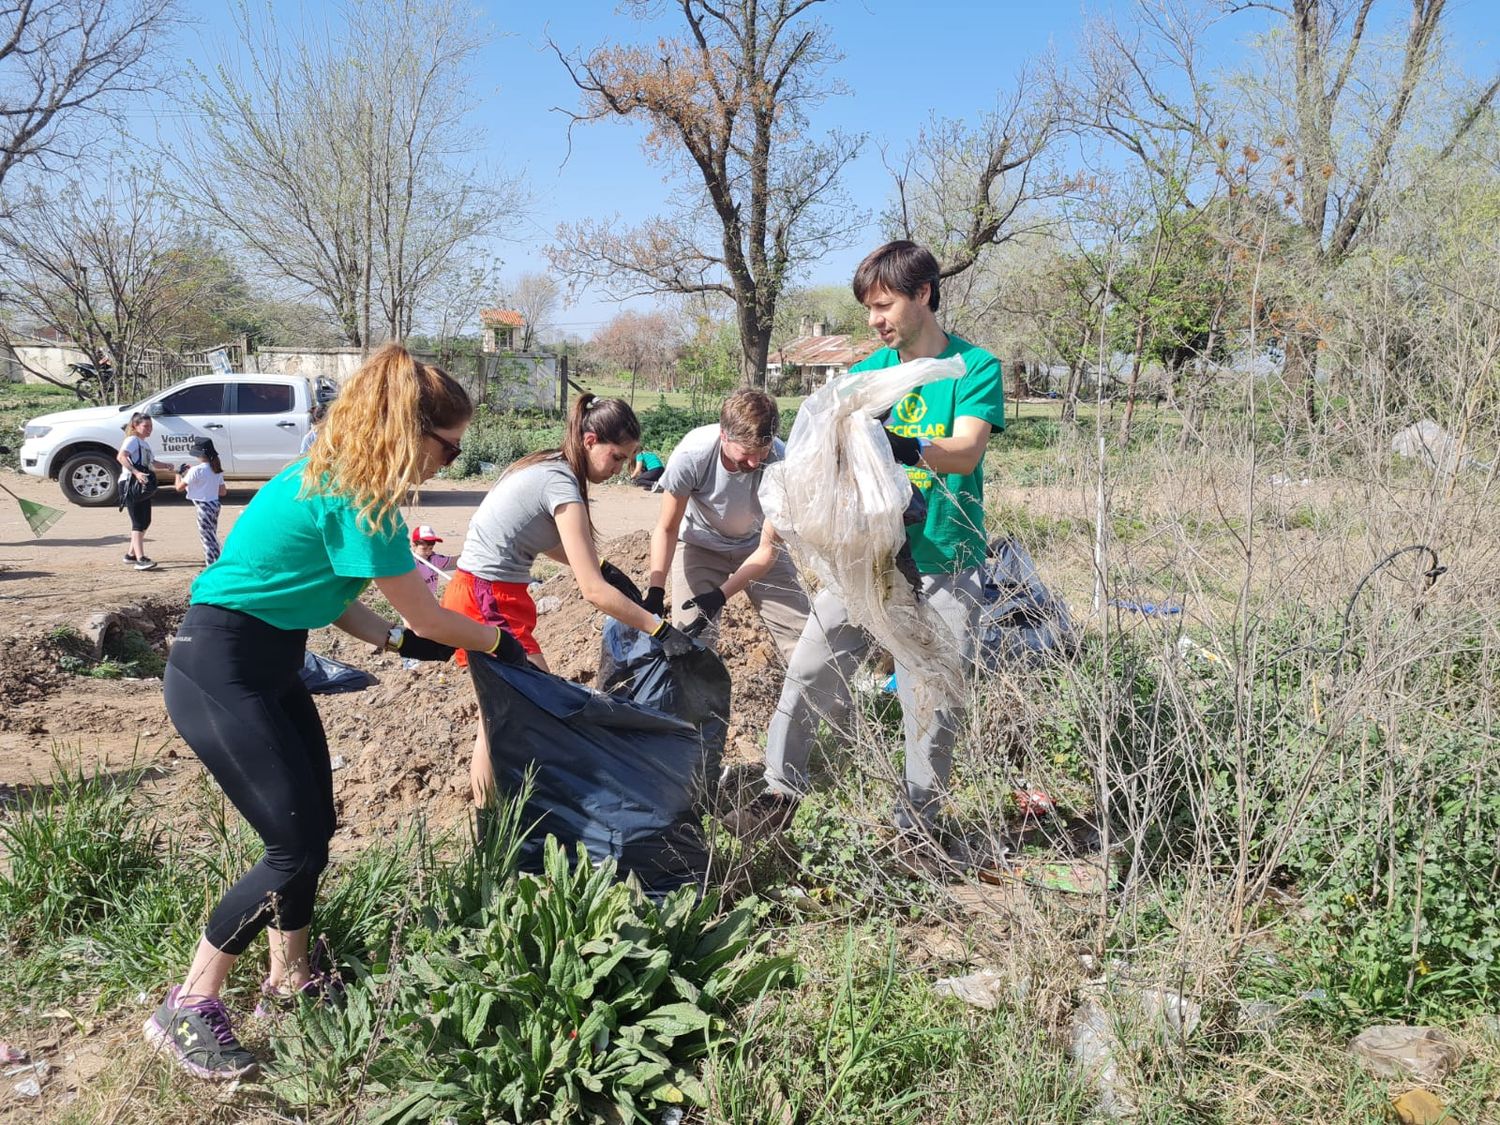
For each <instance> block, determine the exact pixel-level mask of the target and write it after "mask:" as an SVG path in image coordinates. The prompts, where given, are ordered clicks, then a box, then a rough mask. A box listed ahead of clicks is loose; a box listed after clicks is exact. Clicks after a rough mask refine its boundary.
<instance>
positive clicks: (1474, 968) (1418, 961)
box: [1289, 731, 1500, 1024]
mask: <svg viewBox="0 0 1500 1125" xmlns="http://www.w3.org/2000/svg"><path fill="white" fill-rule="evenodd" d="M1369 740H1370V742H1371V744H1373V745H1374V746H1375V748H1376V749H1377V750H1378V749H1380V748H1381V747H1382V746H1383V740H1382V739H1381V738H1380V736H1379V735H1378V734H1377V733H1376V732H1373V731H1372V732H1369ZM1486 742H1487V738H1486V736H1485V735H1483V734H1479V733H1473V734H1465V733H1461V732H1455V733H1445V734H1442V735H1439V736H1436V737H1434V738H1432V739H1431V740H1430V741H1429V742H1428V744H1427V745H1425V746H1420V745H1412V744H1407V743H1402V744H1400V745H1391V746H1388V747H1385V751H1386V752H1385V753H1383V754H1382V755H1381V757H1382V759H1383V760H1382V761H1381V762H1380V763H1379V764H1378V765H1377V766H1376V767H1375V768H1368V769H1361V770H1357V771H1356V770H1349V771H1341V772H1342V773H1343V778H1342V782H1343V783H1342V785H1341V787H1340V789H1339V790H1338V792H1337V795H1336V798H1335V799H1327V800H1323V801H1320V802H1317V803H1316V804H1315V805H1314V807H1313V809H1312V815H1311V816H1310V817H1309V823H1308V825H1307V828H1306V831H1305V832H1303V833H1302V834H1301V837H1300V839H1299V841H1298V844H1297V846H1296V848H1295V851H1294V852H1293V854H1292V856H1291V859H1290V863H1289V867H1290V869H1291V871H1292V872H1293V873H1294V874H1295V875H1296V876H1297V877H1298V879H1299V881H1300V882H1301V884H1302V885H1303V887H1304V888H1305V889H1306V890H1305V896H1304V901H1303V909H1304V912H1305V913H1306V914H1309V915H1311V917H1312V920H1313V924H1312V925H1307V924H1302V923H1299V924H1298V925H1296V926H1293V927H1290V928H1289V932H1290V935H1291V936H1292V937H1293V939H1294V940H1295V942H1296V944H1297V946H1298V947H1299V948H1300V949H1301V951H1302V952H1303V955H1304V956H1305V957H1306V958H1307V960H1308V966H1309V968H1310V969H1311V971H1312V974H1313V976H1314V977H1315V978H1316V981H1317V983H1318V985H1319V986H1321V987H1322V988H1323V989H1324V990H1325V991H1326V992H1327V993H1328V997H1329V1001H1330V1003H1331V1005H1332V1006H1333V1008H1334V1009H1335V1012H1336V1014H1338V1015H1340V1016H1341V1017H1342V1018H1343V1019H1345V1020H1346V1021H1347V1022H1349V1023H1350V1024H1354V1023H1359V1022H1363V1021H1366V1020H1368V1019H1371V1018H1375V1017H1381V1018H1388V1019H1396V1020H1411V1021H1416V1020H1420V1019H1423V1018H1427V1017H1431V1016H1440V1015H1449V1014H1454V1013H1458V1012H1462V1011H1465V1010H1472V1009H1474V1008H1477V1007H1486V1008H1491V1009H1492V1008H1493V1007H1494V1005H1495V1003H1496V1001H1497V999H1500V863H1497V860H1496V857H1497V855H1500V763H1497V761H1496V759H1495V757H1494V753H1493V750H1492V749H1487V747H1486ZM1392 795H1396V797H1395V799H1392Z"/></svg>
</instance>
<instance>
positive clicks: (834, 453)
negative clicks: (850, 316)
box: [760, 357, 964, 715]
mask: <svg viewBox="0 0 1500 1125" xmlns="http://www.w3.org/2000/svg"><path fill="white" fill-rule="evenodd" d="M963 374H964V362H963V360H962V359H959V358H957V357H954V358H951V359H917V360H912V361H911V362H910V363H902V364H899V365H897V366H895V367H888V368H885V369H883V370H880V371H861V372H857V373H852V374H849V375H844V376H841V377H839V378H837V379H833V380H830V381H829V382H828V384H827V385H826V386H824V387H822V388H821V389H819V390H817V391H815V392H814V393H813V394H812V395H810V396H809V397H808V399H807V401H805V402H804V403H803V404H802V407H801V408H800V409H799V410H798V411H797V421H796V423H795V424H794V425H793V426H792V432H791V434H790V435H789V436H788V438H787V442H786V457H785V459H783V460H782V461H779V462H777V463H776V464H773V465H770V466H768V467H767V469H766V473H765V478H764V480H763V481H762V484H761V489H760V500H761V507H762V508H763V509H764V511H765V513H766V518H767V519H768V520H770V522H771V523H772V524H773V525H774V526H775V528H776V530H777V532H778V533H779V534H780V535H781V537H782V538H783V539H785V540H786V541H787V543H788V545H789V546H790V548H791V550H792V554H793V555H794V557H795V558H796V559H797V563H798V565H799V566H802V567H805V568H807V569H810V570H811V571H812V572H813V573H814V574H816V575H817V576H818V579H819V580H820V581H821V582H822V583H823V585H824V586H827V587H829V588H831V589H833V590H835V591H837V593H838V594H839V596H840V598H842V600H843V602H844V604H845V606H847V607H848V611H849V620H850V621H851V622H853V623H854V624H856V625H859V626H860V627H862V628H863V629H865V630H866V631H867V632H868V633H869V634H870V635H871V636H872V637H873V638H874V639H875V641H876V642H877V643H878V644H880V645H882V646H884V647H885V648H886V649H887V650H888V651H889V652H890V653H891V655H892V656H893V657H895V658H896V661H897V663H899V664H900V665H901V667H902V669H903V671H904V674H906V675H910V676H911V677H912V679H913V690H914V692H915V695H916V701H917V706H918V708H919V709H920V710H921V711H922V712H923V713H925V714H929V715H930V714H932V713H934V712H935V711H936V710H937V709H939V708H950V707H952V706H954V705H955V703H956V702H957V701H959V700H961V699H962V697H963V692H964V683H963V673H964V669H963V662H962V659H961V653H960V652H959V650H958V648H957V646H955V645H954V643H953V638H952V635H951V634H950V633H949V632H948V631H947V629H946V628H944V626H943V624H942V622H941V621H940V620H939V619H938V617H937V615H936V614H934V613H933V612H932V611H931V610H929V609H928V608H927V607H926V606H925V605H923V604H922V602H921V599H920V598H919V597H918V596H917V592H916V591H915V590H914V589H913V588H912V584H911V582H910V581H908V580H907V578H906V577H905V576H903V575H902V573H901V570H900V567H899V566H898V565H897V555H898V554H899V552H900V550H901V548H902V546H903V545H904V543H905V540H906V529H905V527H904V526H903V523H902V518H901V517H902V513H903V512H905V510H906V506H907V504H908V502H909V501H910V499H911V484H910V483H909V481H908V479H907V475H906V470H905V469H904V468H902V466H901V465H899V464H897V463H896V462H895V461H894V460H893V459H892V458H891V450H890V445H889V443H888V442H887V441H886V439H885V435H884V434H883V433H881V424H880V421H879V418H880V417H881V416H882V415H883V414H885V413H886V412H887V411H888V410H890V408H891V407H892V406H894V405H895V404H896V403H897V402H899V401H900V400H901V399H902V398H903V397H904V396H905V395H906V394H907V393H908V392H910V391H911V390H913V389H914V388H916V387H919V386H921V385H922V384H924V383H933V382H937V381H938V380H941V379H957V378H961V377H962V376H963ZM935 487H941V486H940V485H938V486H935Z"/></svg>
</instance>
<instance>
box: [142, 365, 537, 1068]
mask: <svg viewBox="0 0 1500 1125" xmlns="http://www.w3.org/2000/svg"><path fill="white" fill-rule="evenodd" d="M472 413H473V406H472V404H471V403H470V401H469V396H468V394H467V393H466V392H465V391H464V389H463V387H461V386H460V385H459V384H458V383H456V382H454V380H452V379H451V378H449V377H448V376H447V375H446V374H445V373H444V372H443V371H441V370H439V369H438V368H436V367H429V366H427V365H426V364H422V363H418V362H417V361H416V360H414V359H413V358H412V356H411V355H410V353H408V352H407V351H406V349H405V348H403V347H401V346H400V345H399V344H387V345H386V346H385V347H383V348H381V349H380V350H379V351H377V352H375V354H374V355H372V356H371V357H370V358H369V359H368V360H367V361H366V362H365V364H364V365H363V366H362V367H360V369H359V370H358V371H356V372H355V373H354V374H353V375H352V376H350V378H349V380H348V382H347V383H346V384H345V386H344V388H343V391H342V393H341V394H340V395H339V398H338V400H337V401H336V402H335V403H334V404H333V406H332V407H331V408H330V410H329V412H328V417H327V420H326V421H325V422H324V423H323V426H322V427H321V429H320V431H319V436H318V441H317V443H316V444H315V445H314V446H313V448H312V451H311V454H310V456H309V457H308V458H307V459H306V460H304V461H297V462H294V463H293V464H292V465H291V466H289V467H288V468H287V469H285V470H284V471H283V472H282V473H281V474H280V475H278V476H277V477H276V478H275V479H274V480H272V481H270V482H269V483H268V484H266V485H265V486H264V487H263V488H262V489H261V490H260V491H259V493H257V494H256V497H255V499H254V500H253V501H251V503H250V504H249V506H248V507H246V509H245V511H244V513H243V514H242V515H241V516H240V519H239V521H238V523H237V524H236V525H235V527H234V531H233V533H232V534H231V535H230V536H229V539H228V541H227V542H226V543H225V545H224V552H223V554H222V555H221V556H220V558H219V560H218V561H217V562H216V563H214V565H213V566H211V567H208V568H207V569H206V570H204V572H203V573H202V574H201V575H200V576H199V578H198V580H197V581H196V582H195V583H194V584H193V592H192V598H191V604H190V605H189V607H188V612H187V615H186V616H185V617H184V618H183V620H182V625H181V626H180V627H179V629H178V631H177V636H176V638H175V639H174V641H173V644H172V652H171V656H170V658H169V660H168V663H167V671H166V675H165V677H164V682H163V691H164V694H165V696H166V704H167V713H168V714H169V715H170V716H171V717H172V722H173V724H174V725H175V726H176V727H177V730H178V732H179V733H180V734H181V735H182V738H183V740H184V741H185V742H186V743H187V744H188V746H190V747H191V748H192V750H193V753H195V754H197V755H198V757H199V758H200V759H202V761H203V764H204V765H205V766H206V767H207V768H208V771H209V772H210V773H211V774H212V775H213V776H214V779H215V780H216V781H217V782H218V783H219V785H220V786H221V787H222V788H223V790H224V793H225V795H226V796H227V797H228V798H229V800H230V802H231V803H232V804H233V805H234V807H235V808H236V809H238V810H239V812H240V813H241V815H243V816H244V818H245V820H246V821H247V822H248V823H249V824H250V826H251V827H252V828H254V829H255V831H256V833H257V834H259V836H260V838H261V840H262V841H264V843H265V848H266V850H265V855H264V856H263V857H262V859H261V861H260V862H259V863H257V864H256V865H255V866H254V867H252V868H251V869H250V870H249V871H248V872H246V873H245V874H244V875H243V876H241V877H240V879H239V881H238V882H236V883H235V884H234V886H232V887H230V888H229V890H228V891H227V892H225V894H224V897H223V898H222V899H221V900H220V901H219V904H218V906H217V907H215V908H214V910H213V912H212V913H211V914H210V915H209V918H208V924H207V925H206V926H205V927H204V932H203V939H202V940H201V941H200V942H199V943H198V950H197V953H196V955H195V956H194V958H193V964H192V967H191V968H190V969H189V970H188V974H187V978H186V980H185V981H184V982H183V983H182V984H180V985H173V986H172V988H171V989H170V990H169V991H168V993H167V997H166V999H165V1000H164V1001H163V1002H162V1004H161V1006H160V1007H159V1008H158V1009H157V1010H156V1013H155V1014H154V1015H153V1016H152V1017H151V1018H150V1019H149V1020H147V1021H146V1026H145V1031H146V1037H147V1039H149V1040H150V1041H151V1042H152V1043H153V1044H156V1045H157V1046H159V1047H161V1048H163V1049H166V1050H170V1051H171V1053H172V1055H173V1056H174V1057H175V1058H176V1059H177V1061H178V1062H179V1063H180V1064H181V1065H182V1066H183V1068H184V1069H186V1070H187V1071H189V1072H190V1073H192V1074H195V1075H197V1076H198V1077H200V1078H212V1079H227V1078H234V1077H238V1076H239V1075H242V1074H245V1073H248V1072H249V1071H251V1070H253V1069H254V1068H255V1065H256V1063H255V1059H254V1057H253V1056H252V1055H251V1054H250V1053H249V1052H248V1051H246V1050H245V1049H244V1048H243V1047H242V1046H241V1045H240V1043H239V1041H238V1040H237V1039H236V1038H235V1035H234V1031H233V1030H232V1029H231V1027H230V1022H229V1015H228V1012H227V1011H226V1010H225V1008H224V1004H223V1002H222V1001H221V1000H220V999H219V990H220V988H221V987H222V986H223V983H224V979H225V977H226V976H228V974H229V969H230V967H231V966H232V965H233V964H234V961H235V958H236V957H238V956H239V955H240V954H241V953H243V952H244V951H245V950H246V949H247V948H248V947H249V945H250V943H251V942H252V941H254V939H255V938H256V937H257V936H258V935H259V934H260V932H261V931H262V930H265V931H267V935H268V937H269V944H270V974H269V975H268V976H267V977H266V979H265V982H264V983H263V984H262V985H261V1003H260V1004H258V1005H257V1011H258V1012H262V1011H265V1010H266V1009H268V1008H276V1007H281V1006H284V1005H286V1004H288V1003H289V1002H294V1001H295V1000H296V998H297V997H298V996H299V995H304V996H306V995H310V996H314V997H315V996H318V995H320V994H322V993H324V992H326V991H327V990H328V989H329V988H330V987H334V986H335V985H336V978H330V977H328V976H326V975H322V974H317V973H314V971H313V967H312V966H311V965H310V963H309V957H308V942H307V939H308V931H309V927H310V923H311V919H312V907H313V900H314V898H315V896H316V894H317V887H318V877H319V875H320V874H321V873H322V871H323V868H324V867H325V866H326V865H327V863H328V841H329V840H330V839H331V838H332V836H333V831H334V826H335V819H334V815H335V814H334V803H333V772H332V767H331V764H330V761H329V755H328V741H327V739H326V738H325V737H324V734H323V724H322V722H321V721H320V720H319V718H318V712H317V708H316V707H314V706H313V701H312V697H311V696H310V695H309V694H308V691H307V689H306V688H305V687H304V686H303V684H302V681H301V678H300V676H299V675H298V673H299V672H300V670H301V667H302V660H303V655H304V653H305V651H306V647H307V632H308V630H309V629H320V628H322V627H324V626H326V625H337V626H338V627H339V628H340V629H343V630H344V631H345V632H347V633H350V634H351V635H353V636H355V637H358V638H359V639H360V640H364V641H369V642H370V643H372V644H374V645H376V646H377V647H383V648H385V649H386V650H387V651H392V652H398V653H400V654H401V655H402V656H404V657H413V658H415V659H418V660H446V659H447V658H448V657H450V656H451V655H452V654H453V652H454V650H455V649H458V648H463V649H471V650H475V651H479V652H490V653H496V654H497V655H500V656H501V658H502V659H510V660H517V661H524V660H525V654H524V653H523V652H522V651H521V649H520V646H519V644H517V642H516V641H515V639H514V638H513V637H511V636H510V635H509V634H507V633H506V632H505V631H504V630H503V629H499V628H497V627H496V626H494V625H483V624H480V623H479V622H476V621H472V620H470V619H469V618H467V617H464V616H463V615H461V614H457V613H452V612H450V611H448V610H445V609H442V608H441V607H439V606H438V604H437V603H436V602H435V601H433V599H432V595H431V594H429V593H428V592H427V586H426V584H425V583H424V582H423V581H422V578H421V576H420V575H419V574H417V572H416V570H415V564H414V562H413V561H412V556H411V553H410V551H409V550H408V548H407V529H406V523H405V521H404V520H403V519H402V518H401V513H400V511H399V510H398V506H399V505H400V504H401V503H402V502H403V501H404V500H406V499H407V497H408V495H409V494H410V492H411V490H412V489H413V488H415V487H416V486H417V485H419V484H421V483H422V482H423V481H425V480H426V479H427V478H429V477H430V476H432V474H433V473H435V472H437V471H438V470H439V469H440V468H442V467H443V466H444V465H447V464H450V463H451V462H452V461H453V459H454V458H455V457H457V456H458V454H459V452H460V450H459V445H458V443H459V439H460V438H461V437H462V436H463V433H464V430H465V429H466V428H467V427H468V424H469V418H470V416H471V415H472ZM371 581H373V582H374V583H375V584H376V586H378V587H379V589H380V592H381V593H382V594H384V595H385V597H386V599H387V600H389V601H390V603H391V605H392V606H393V607H395V609H396V611H397V612H398V613H400V614H401V615H402V617H403V618H404V619H405V621H406V622H407V623H408V624H407V627H406V628H404V629H403V628H402V626H401V625H399V624H397V623H394V622H391V621H387V620H385V619H384V618H383V617H381V616H380V615H379V614H377V613H376V612H375V611H374V610H372V609H370V608H369V607H367V606H365V605H363V604H361V603H360V602H359V601H358V600H357V599H358V598H359V595H360V593H361V592H362V591H363V590H364V589H365V587H366V586H368V585H369V584H370V582H371Z"/></svg>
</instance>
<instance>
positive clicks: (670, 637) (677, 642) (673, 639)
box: [651, 621, 697, 660]
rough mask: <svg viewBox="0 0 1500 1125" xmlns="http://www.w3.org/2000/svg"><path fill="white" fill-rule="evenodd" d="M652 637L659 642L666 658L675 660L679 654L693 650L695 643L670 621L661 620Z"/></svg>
mask: <svg viewBox="0 0 1500 1125" xmlns="http://www.w3.org/2000/svg"><path fill="white" fill-rule="evenodd" d="M651 636H652V638H653V639H655V640H658V641H660V642H661V650H662V651H663V652H664V653H666V654H667V659H668V660H675V659H676V658H677V657H679V656H685V655H686V654H688V653H690V652H692V651H693V649H694V648H695V647H697V646H696V645H694V644H693V639H692V638H691V637H689V636H688V635H687V634H686V633H684V632H683V631H682V630H681V629H679V628H677V627H676V626H675V625H673V624H672V623H671V622H670V621H663V622H662V623H661V624H660V625H658V626H657V627H656V631H655V632H654V633H652V634H651Z"/></svg>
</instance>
